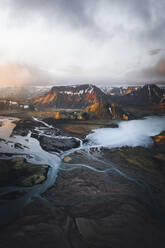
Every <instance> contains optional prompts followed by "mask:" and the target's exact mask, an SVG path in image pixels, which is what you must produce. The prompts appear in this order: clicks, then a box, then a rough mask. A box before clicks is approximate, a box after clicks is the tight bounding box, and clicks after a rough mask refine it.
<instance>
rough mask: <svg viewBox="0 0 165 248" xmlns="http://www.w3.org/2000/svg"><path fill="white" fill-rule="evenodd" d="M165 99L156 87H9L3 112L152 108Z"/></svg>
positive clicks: (2, 92) (1, 99) (2, 98)
mask: <svg viewBox="0 0 165 248" xmlns="http://www.w3.org/2000/svg"><path fill="white" fill-rule="evenodd" d="M164 96H165V89H164V88H163V87H161V88H160V87H158V86H156V85H154V84H150V85H149V84H148V85H145V86H143V87H141V86H137V87H134V86H128V87H125V86H124V87H108V86H107V87H104V88H98V87H97V86H95V85H92V84H84V85H71V86H54V87H51V88H50V87H49V86H46V87H14V88H13V87H6V88H1V89H0V109H5V108H6V109H13V108H19V109H20V108H21V109H28V106H31V108H32V109H35V108H36V109H39V108H45V107H53V108H63V109H83V108H85V107H87V106H90V105H92V104H95V103H98V102H100V103H108V104H111V103H117V104H119V105H121V106H137V107H138V106H153V105H159V104H160V103H161V102H162V101H163V102H164ZM162 105H163V104H161V106H162ZM33 106H34V108H33ZM163 106H164V105H163Z"/></svg>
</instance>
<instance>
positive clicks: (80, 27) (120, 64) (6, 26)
mask: <svg viewBox="0 0 165 248" xmlns="http://www.w3.org/2000/svg"><path fill="white" fill-rule="evenodd" d="M164 9H165V1H163V0H159V1H154V0H145V1H144V0H139V1H137V0H124V1H123V0H115V1H114V0H101V1H100V0H85V1H82V0H46V1H45V0H35V1H34V0H28V1H27V0H2V1H1V2H0V30H1V43H0V64H5V63H9V64H16V65H28V67H33V65H34V64H35V68H36V70H37V73H34V72H33V73H31V72H30V76H28V73H29V69H28V70H27V71H28V72H27V71H26V70H25V68H24V70H23V69H22V71H24V73H22V75H25V78H26V77H28V80H27V79H25V80H24V81H25V82H26V81H28V82H29V81H32V82H34V81H39V80H40V79H45V80H46V79H47V78H48V79H49V78H50V79H51V80H52V81H60V82H61V81H64V80H66V82H68V81H74V82H75V81H76V80H77V81H78V82H83V81H86V82H87V81H100V82H103V81H104V80H106V82H111V81H112V80H116V81H120V80H122V79H124V80H127V79H130V76H131V80H136V77H137V71H138V72H140V73H139V75H141V78H143V79H146V78H147V79H148V80H150V79H152V78H153V74H152V73H149V72H148V70H149V71H150V72H151V71H154V77H158V78H159V76H160V77H161V78H164V79H165V75H164V74H163V73H162V72H161V70H162V69H161V70H160V69H154V66H155V65H156V64H158V62H159V61H160V60H161V58H162V57H163V56H164V53H165V50H164V49H165V47H164V44H165V32H164V26H165V15H164ZM161 63H162V62H161ZM26 67H27V66H26ZM37 68H38V69H37ZM41 68H42V69H41ZM146 68H147V69H146ZM146 70H147V73H146ZM155 70H156V71H155ZM43 72H46V74H47V75H46V77H45V76H44V75H43V74H45V73H43ZM130 72H131V73H130ZM35 75H37V76H35ZM6 77H7V78H10V77H9V76H6ZM0 78H3V74H2V77H1V75H0ZM19 78H23V76H20V77H19ZM21 80H22V79H21ZM9 81H10V80H9ZM40 81H43V80H40ZM0 82H2V80H1V79H0Z"/></svg>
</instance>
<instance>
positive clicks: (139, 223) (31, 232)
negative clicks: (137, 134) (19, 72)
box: [0, 114, 165, 248]
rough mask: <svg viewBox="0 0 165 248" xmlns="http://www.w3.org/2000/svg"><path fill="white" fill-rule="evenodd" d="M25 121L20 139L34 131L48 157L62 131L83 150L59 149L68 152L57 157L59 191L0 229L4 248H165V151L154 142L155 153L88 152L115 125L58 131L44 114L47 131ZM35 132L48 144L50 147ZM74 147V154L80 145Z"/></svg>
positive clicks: (61, 126)
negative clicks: (92, 139) (96, 133)
mask: <svg viewBox="0 0 165 248" xmlns="http://www.w3.org/2000/svg"><path fill="white" fill-rule="evenodd" d="M38 116H39V115H38ZM38 116H37V117H38ZM20 117H21V115H19V118H20ZM27 117H28V116H27V115H25V116H24V119H23V120H22V122H20V124H18V123H17V124H16V128H15V129H14V131H13V134H14V135H27V133H28V132H29V130H30V131H31V132H32V135H33V137H35V138H36V139H38V141H39V142H40V145H41V146H42V148H43V149H45V146H46V145H47V149H48V147H50V144H51V142H52V140H51V138H50V137H49V135H50V133H51V134H52V133H55V132H59V130H60V132H61V133H59V135H62V136H63V137H64V136H67V137H72V138H73V139H75V137H76V138H78V139H81V140H82V142H83V144H84V145H83V146H78V145H77V147H74V148H73V149H71V150H67V149H65V148H66V146H67V142H68V141H67V140H65V142H64V143H62V145H61V144H60V143H58V146H59V145H60V146H61V147H62V148H61V149H63V151H62V153H59V155H58V156H60V158H61V165H60V167H59V170H58V176H57V179H56V181H55V183H54V184H53V185H52V186H51V187H50V188H49V189H48V190H46V192H44V193H42V194H41V196H40V195H34V197H33V199H32V202H31V203H30V204H28V205H27V206H26V207H25V208H23V209H22V210H21V211H20V212H19V214H18V215H17V216H16V217H15V218H14V219H13V220H12V221H11V222H10V223H8V224H7V225H5V226H3V227H1V232H0V247H2V248H4V247H5V248H10V247H21V246H23V247H25V248H26V247H27V248H29V247H32V248H33V247H35V248H36V247H41V248H45V247H47V248H51V247H56V248H61V247H65V248H79V247H80V248H81V247H82V248H104V247H105V248H125V247H127V248H132V247H137V248H139V247H154V248H155V247H158V248H164V247H165V238H164V232H165V180H164V178H165V168H164V161H165V157H164V154H165V144H164V143H161V144H160V143H159V142H158V143H157V142H155V143H154V144H153V146H151V147H149V148H145V147H140V146H138V147H134V148H133V147H121V148H113V149H108V148H105V147H102V148H101V147H97V146H93V147H91V146H90V147H88V146H85V144H86V143H87V142H88V141H87V140H86V135H87V134H88V133H90V132H91V130H93V129H95V128H101V127H111V128H117V126H115V123H114V121H111V122H109V121H108V122H107V121H97V122H96V121H85V122H84V121H81V122H80V121H79V122H78V121H62V120H59V121H56V122H55V123H54V120H52V119H50V117H51V116H50V115H47V114H45V116H44V121H45V122H46V123H47V124H48V125H49V126H47V127H46V126H45V127H44V125H42V123H38V124H36V122H34V120H31V119H29V118H27ZM35 117H36V115H35ZM41 117H42V119H43V116H41V114H40V118H41ZM47 118H48V119H47ZM35 125H36V126H37V130H39V131H40V132H41V131H42V132H43V133H44V134H45V135H46V136H47V138H46V139H45V140H44V139H40V133H39V132H36V126H35ZM50 125H52V126H53V128H54V129H53V128H52V129H51V128H50ZM22 130H24V132H25V134H23V133H22ZM162 135H164V134H162ZM162 137H163V136H162ZM49 138H50V140H49ZM72 141H73V142H72V144H73V146H75V141H76V140H72ZM1 142H3V141H1ZM44 142H45V143H44ZM46 142H47V143H46ZM56 142H57V140H55V139H54V145H53V148H52V149H54V151H55V149H57V146H56V144H57V143H56ZM61 142H62V141H61ZM48 145H49V146H48ZM49 149H50V148H49ZM48 152H50V153H52V151H48ZM1 162H2V160H1ZM35 173H36V172H35ZM20 176H22V175H21V174H20ZM21 192H22V194H24V192H23V191H17V194H6V195H5V196H3V195H2V194H1V199H2V204H3V201H4V202H5V201H8V199H11V198H13V199H15V198H18V197H20V194H21ZM11 204H12V201H11Z"/></svg>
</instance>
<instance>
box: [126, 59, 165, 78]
mask: <svg viewBox="0 0 165 248" xmlns="http://www.w3.org/2000/svg"><path fill="white" fill-rule="evenodd" d="M127 76H128V78H130V79H131V78H132V77H135V78H136V79H137V81H138V80H153V81H155V80H161V81H162V80H165V58H161V59H160V60H158V62H157V63H156V64H154V65H153V66H150V67H146V68H143V69H142V70H134V71H130V72H129V73H128V74H127Z"/></svg>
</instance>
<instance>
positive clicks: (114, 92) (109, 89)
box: [100, 86, 140, 96]
mask: <svg viewBox="0 0 165 248" xmlns="http://www.w3.org/2000/svg"><path fill="white" fill-rule="evenodd" d="M100 89H101V90H102V91H103V92H104V93H105V94H106V95H111V96H124V95H127V94H135V92H136V91H138V90H139V89H140V86H136V87H135V86H121V87H114V86H104V87H100Z"/></svg>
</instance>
